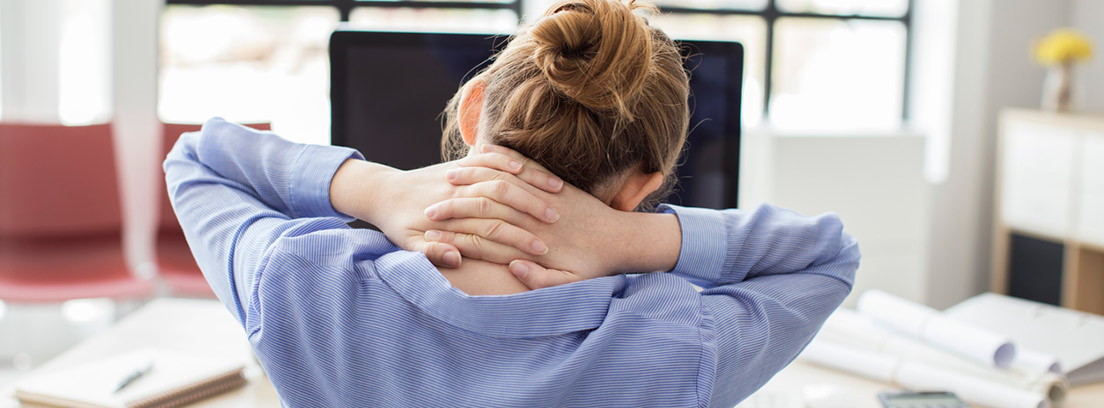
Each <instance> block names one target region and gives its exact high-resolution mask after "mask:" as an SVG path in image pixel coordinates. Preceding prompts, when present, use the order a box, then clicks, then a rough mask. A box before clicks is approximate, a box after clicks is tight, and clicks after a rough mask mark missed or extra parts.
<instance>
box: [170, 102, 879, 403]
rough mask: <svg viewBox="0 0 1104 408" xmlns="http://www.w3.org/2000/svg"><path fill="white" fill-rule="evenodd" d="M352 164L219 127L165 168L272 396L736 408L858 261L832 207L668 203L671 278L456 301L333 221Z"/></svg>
mask: <svg viewBox="0 0 1104 408" xmlns="http://www.w3.org/2000/svg"><path fill="white" fill-rule="evenodd" d="M350 157H357V158H359V157H361V156H360V155H359V153H357V152H355V151H353V150H350V149H346V148H341V147H331V146H314V145H303V144H295V143H291V142H288V141H285V140H283V139H281V138H279V137H277V136H275V135H273V134H271V133H267V132H259V131H254V130H252V129H248V128H245V127H242V126H239V125H236V124H231V123H228V122H226V121H223V120H221V119H212V120H210V121H208V122H207V123H206V124H205V125H204V127H203V130H202V132H198V133H189V134H185V135H184V136H183V137H181V138H180V140H179V142H177V144H176V146H175V147H174V148H173V150H172V152H171V153H169V156H168V158H167V159H166V160H165V175H166V179H167V181H168V183H167V184H168V189H169V194H170V196H171V198H172V203H173V207H174V209H175V210H176V213H177V215H178V216H179V218H180V221H181V224H182V225H183V226H184V231H185V234H186V235H187V238H188V243H189V244H190V245H191V247H192V252H193V253H194V254H195V257H196V259H197V261H198V262H199V265H200V267H201V268H202V269H203V273H204V275H205V276H206V278H207V280H208V281H209V282H210V284H211V287H212V288H213V289H214V291H215V293H216V294H217V295H218V298H219V299H220V300H222V302H223V303H224V304H226V306H227V308H229V309H230V311H231V313H233V314H234V316H236V317H237V318H238V320H239V321H240V322H241V324H242V325H243V327H244V329H245V331H246V333H247V334H248V336H249V340H250V342H251V343H252V345H253V348H254V350H255V351H256V354H257V356H258V358H259V359H260V361H261V364H262V366H263V367H264V369H265V371H266V372H267V373H268V375H269V378H270V379H271V380H272V383H273V384H274V385H275V386H276V390H277V391H278V392H279V395H280V399H281V401H282V402H283V404H284V405H285V406H290V407H390V406H407V407H431V406H471V407H491V406H510V407H521V406H526V407H529V406H583V407H593V406H616V407H646V406H654V407H692V406H701V407H705V406H715V407H731V406H733V405H735V404H736V403H738V402H740V401H741V400H742V399H744V398H746V397H747V396H748V395H749V394H751V393H752V392H754V391H755V390H756V389H758V388H759V387H761V386H762V385H763V384H764V383H765V382H766V381H767V380H768V379H770V378H771V376H773V375H774V374H775V373H776V372H778V371H779V370H781V369H782V368H783V367H785V366H786V365H787V364H789V362H790V361H791V360H793V359H794V357H795V356H797V354H798V353H799V352H800V351H801V350H802V348H804V347H805V345H806V344H807V343H808V342H809V340H810V339H812V337H813V335H814V334H815V333H816V331H817V330H818V329H819V328H820V326H821V324H822V323H823V322H824V320H825V319H826V318H827V317H828V315H829V314H830V313H831V312H832V311H833V310H834V309H835V308H836V307H838V306H839V304H840V302H842V301H843V298H844V297H845V296H846V295H847V294H848V292H849V291H850V289H851V285H852V282H853V279H854V273H855V269H856V268H857V267H858V262H859V256H860V255H859V250H858V246H857V244H856V243H855V240H854V239H853V238H852V237H851V236H850V235H848V234H847V233H846V232H844V231H843V227H842V225H841V224H840V221H839V219H838V218H837V217H836V216H834V215H822V216H819V217H811V218H810V217H803V216H800V215H798V214H795V213H793V212H790V211H787V210H782V209H779V208H776V207H772V206H767V205H764V206H760V207H758V208H757V209H755V210H753V211H741V210H725V211H717V210H707V209H694V208H681V207H675V206H666V207H663V208H662V210H663V211H669V212H673V213H675V214H676V215H677V216H678V219H679V222H680V225H681V227H682V248H681V253H680V255H679V260H678V264H677V266H676V267H675V269H674V270H673V271H671V272H670V273H646V274H638V275H618V276H612V277H605V278H598V279H591V280H586V281H582V282H577V283H572V284H568V285H562V286H556V287H551V288H546V289H541V290H535V291H530V292H525V293H519V294H514V295H505V296H468V295H466V294H464V293H463V292H461V291H459V290H457V289H455V288H453V287H452V286H451V285H450V284H449V282H448V281H447V280H445V278H444V277H443V276H442V275H441V274H440V273H439V272H438V271H437V269H436V268H435V267H434V266H433V265H432V264H431V263H430V262H429V261H428V260H426V258H425V256H423V255H422V254H421V253H416V252H408V251H403V250H401V249H399V248H398V247H396V246H395V245H393V244H391V242H389V241H388V240H387V238H386V237H384V236H383V234H381V233H379V232H376V231H371V230H364V229H351V228H349V227H348V226H347V225H346V222H347V221H350V218H349V217H347V216H345V215H343V214H340V213H337V212H336V211H335V210H334V209H333V207H332V206H331V205H330V199H329V186H330V181H331V179H332V177H333V174H334V172H335V171H336V170H337V168H338V167H339V166H340V165H341V164H342V163H343V162H344V161H345V160H346V159H348V158H350ZM690 282H693V283H695V284H697V285H699V286H701V287H702V288H704V290H701V291H700V292H699V291H698V290H695V288H694V287H693V286H692V285H691V284H690Z"/></svg>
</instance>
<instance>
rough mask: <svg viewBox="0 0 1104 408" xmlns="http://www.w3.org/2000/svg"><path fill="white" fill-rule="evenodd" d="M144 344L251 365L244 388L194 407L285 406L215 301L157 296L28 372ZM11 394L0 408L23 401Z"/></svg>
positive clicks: (5, 393)
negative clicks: (12, 397)
mask: <svg viewBox="0 0 1104 408" xmlns="http://www.w3.org/2000/svg"><path fill="white" fill-rule="evenodd" d="M142 346H158V347H163V348H169V349H175V350H180V351H184V352H188V353H193V354H202V355H206V356H212V357H214V358H216V359H228V360H240V361H242V362H243V363H245V364H246V366H247V367H248V368H247V369H246V377H247V378H248V379H249V382H248V383H247V385H246V386H245V387H243V388H241V389H238V390H236V391H233V392H229V393H226V394H223V395H220V396H218V397H214V398H211V399H208V400H204V401H202V402H200V403H197V404H194V405H192V407H204V408H237V407H279V406H280V400H279V397H278V396H277V395H276V389H275V388H273V387H272V383H270V382H269V381H268V378H267V377H265V376H264V373H263V372H261V370H260V368H259V366H258V365H257V363H256V361H255V360H254V359H253V354H252V350H251V348H250V346H249V341H248V340H246V338H245V331H244V330H242V328H241V326H240V325H238V322H237V321H236V320H234V317H233V316H231V315H230V312H228V311H227V310H226V307H224V306H223V305H222V304H221V303H219V302H217V301H214V300H193V299H167V298H166V299H156V300H153V301H151V302H150V303H148V304H146V305H145V306H143V307H142V308H141V309H138V310H137V311H135V312H134V313H131V314H130V315H129V316H127V317H125V318H123V319H122V320H120V321H119V322H118V323H116V324H115V325H114V326H112V327H111V328H109V329H107V330H104V331H103V332H102V333H99V334H97V335H95V336H93V337H92V338H90V339H88V340H86V341H84V342H82V343H80V344H78V345H76V346H74V347H73V348H71V349H69V350H66V351H65V352H64V353H61V354H60V355H58V356H57V357H55V358H54V359H52V360H50V361H48V362H47V363H46V364H43V365H42V366H41V367H39V368H37V369H35V370H34V371H33V372H31V373H28V374H29V375H34V374H38V373H45V372H50V371H54V370H57V369H59V368H64V367H71V366H73V365H77V364H81V363H86V362H91V361H95V360H98V359H100V358H103V357H105V356H110V355H114V354H120V353H124V352H127V351H131V350H134V349H136V348H139V347H142ZM12 393H13V390H12V389H7V390H3V393H2V394H0V395H2V397H0V398H5V399H0V407H4V408H7V407H15V406H19V405H18V402H17V401H15V400H13V399H11V395H12Z"/></svg>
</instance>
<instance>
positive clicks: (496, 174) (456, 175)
mask: <svg viewBox="0 0 1104 408" xmlns="http://www.w3.org/2000/svg"><path fill="white" fill-rule="evenodd" d="M461 161H462V160H461ZM457 164H460V166H461V167H459V168H455V169H450V170H449V171H448V172H446V173H445V177H446V178H447V179H448V182H449V184H452V185H454V186H465V185H470V184H475V183H479V182H483V181H491V180H505V181H515V180H516V181H519V182H522V183H525V184H526V185H529V186H533V187H536V188H538V189H541V190H544V191H547V192H549V193H558V192H560V191H561V190H563V186H564V183H563V180H561V179H560V178H559V177H556V176H553V175H552V174H551V173H547V172H544V171H540V170H534V169H531V168H525V170H523V171H522V172H521V173H520V174H516V175H514V177H510V176H507V175H506V174H504V172H501V171H498V170H495V169H490V168H486V167H479V166H465V165H464V164H463V163H459V162H458V163H457Z"/></svg>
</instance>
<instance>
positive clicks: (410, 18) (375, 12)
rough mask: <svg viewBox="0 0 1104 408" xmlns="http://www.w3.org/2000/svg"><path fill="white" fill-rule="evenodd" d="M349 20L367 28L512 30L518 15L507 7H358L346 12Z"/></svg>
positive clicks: (474, 30)
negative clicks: (349, 12)
mask: <svg viewBox="0 0 1104 408" xmlns="http://www.w3.org/2000/svg"><path fill="white" fill-rule="evenodd" d="M349 24H350V26H351V27H353V28H359V29H366V30H400V31H434V32H461V33H464V32H467V33H490V34H498V33H502V34H511V33H513V32H515V31H517V26H518V17H517V13H514V11H513V10H508V9H430V8H383V7H360V8H356V9H354V10H353V12H352V13H351V14H350V15H349Z"/></svg>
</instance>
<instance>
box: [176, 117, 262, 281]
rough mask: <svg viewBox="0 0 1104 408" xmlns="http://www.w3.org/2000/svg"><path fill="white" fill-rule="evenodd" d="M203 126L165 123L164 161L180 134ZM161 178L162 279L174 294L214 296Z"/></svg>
mask: <svg viewBox="0 0 1104 408" xmlns="http://www.w3.org/2000/svg"><path fill="white" fill-rule="evenodd" d="M246 126H249V127H252V128H254V129H260V130H271V126H270V125H269V124H267V123H257V124H248V125H246ZM200 127H201V125H182V124H169V123H166V124H165V125H164V133H163V134H164V138H163V140H164V144H163V147H162V153H163V154H162V155H161V158H162V159H164V157H165V155H167V154H169V151H170V150H172V147H173V145H175V144H176V139H178V138H180V135H181V134H183V133H186V132H195V131H198V130H199V129H200ZM162 161H163V160H158V161H157V166H158V169H160V166H161V162H162ZM158 172H160V170H158ZM158 179H159V180H160V183H161V184H160V186H161V187H160V188H159V189H158V195H159V196H160V197H161V199H160V202H161V220H160V224H159V227H158V232H157V270H158V275H159V276H161V279H162V280H163V281H164V282H165V283H166V284H167V285H168V286H169V289H170V290H171V291H172V292H173V293H174V294H178V295H184V296H201V297H213V296H214V292H211V286H210V285H208V284H207V280H206V279H204V278H203V273H202V272H201V271H200V270H199V266H198V265H196V261H195V258H194V257H192V251H191V249H190V248H189V247H188V242H187V241H186V240H185V239H184V230H182V229H181V228H180V222H179V221H177V219H176V213H174V212H173V209H172V204H171V203H170V202H169V195H168V192H167V191H165V184H164V182H165V178H164V177H159V178H158Z"/></svg>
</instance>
